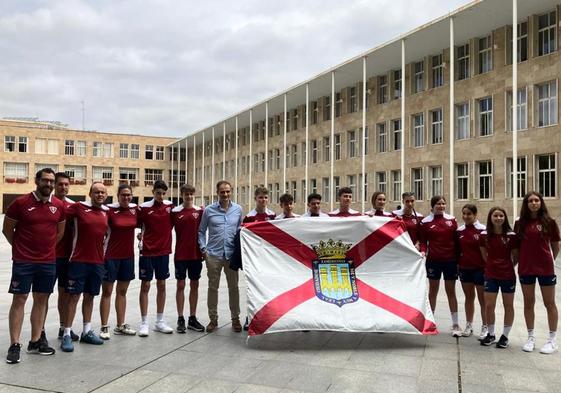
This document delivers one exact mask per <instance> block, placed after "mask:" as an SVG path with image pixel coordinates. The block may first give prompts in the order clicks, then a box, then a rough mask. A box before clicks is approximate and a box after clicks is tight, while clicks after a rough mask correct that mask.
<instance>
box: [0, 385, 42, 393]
mask: <svg viewBox="0 0 561 393" xmlns="http://www.w3.org/2000/svg"><path fill="white" fill-rule="evenodd" d="M44 392H45V390H35V389H29V388H24V387H20V386H11V385H4V384H0V393H44Z"/></svg>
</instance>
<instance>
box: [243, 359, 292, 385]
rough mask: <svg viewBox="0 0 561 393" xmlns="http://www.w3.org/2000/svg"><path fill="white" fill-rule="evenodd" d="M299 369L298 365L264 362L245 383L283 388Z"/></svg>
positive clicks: (275, 361)
mask: <svg viewBox="0 0 561 393" xmlns="http://www.w3.org/2000/svg"><path fill="white" fill-rule="evenodd" d="M301 367H302V364H298V363H288V362H280V361H277V360H264V361H262V362H261V364H260V365H259V366H258V367H257V369H256V371H255V373H254V374H253V375H251V376H250V377H249V378H247V380H246V382H249V383H252V384H260V385H266V386H270V387H278V388H285V387H287V385H288V383H289V382H290V381H292V379H294V378H295V377H296V376H297V375H298V374H299V373H300V370H301Z"/></svg>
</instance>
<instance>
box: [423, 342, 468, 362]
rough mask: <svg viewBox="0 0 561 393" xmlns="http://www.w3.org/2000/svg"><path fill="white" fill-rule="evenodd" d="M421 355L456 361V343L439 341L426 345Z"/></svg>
mask: <svg viewBox="0 0 561 393" xmlns="http://www.w3.org/2000/svg"><path fill="white" fill-rule="evenodd" d="M478 344H479V343H478ZM423 357H424V358H428V359H445V360H453V361H456V360H457V359H458V346H457V344H456V343H453V344H447V343H440V344H438V345H434V344H433V345H427V346H426V348H425V352H424V356H423Z"/></svg>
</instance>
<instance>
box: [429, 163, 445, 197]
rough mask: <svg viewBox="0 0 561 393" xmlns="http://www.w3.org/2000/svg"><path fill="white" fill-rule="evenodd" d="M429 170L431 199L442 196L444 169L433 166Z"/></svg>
mask: <svg viewBox="0 0 561 393" xmlns="http://www.w3.org/2000/svg"><path fill="white" fill-rule="evenodd" d="M429 170H430V191H431V197H432V196H435V195H442V167H441V166H431V167H430V168H429Z"/></svg>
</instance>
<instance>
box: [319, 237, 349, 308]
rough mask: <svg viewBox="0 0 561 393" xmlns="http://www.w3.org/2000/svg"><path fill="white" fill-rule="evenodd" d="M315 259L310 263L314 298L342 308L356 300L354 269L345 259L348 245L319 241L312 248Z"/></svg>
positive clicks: (331, 241)
mask: <svg viewBox="0 0 561 393" xmlns="http://www.w3.org/2000/svg"><path fill="white" fill-rule="evenodd" d="M312 248H313V249H314V251H315V253H316V255H317V259H315V260H314V261H312V265H313V269H312V271H313V275H314V288H315V292H316V296H317V297H318V298H319V299H320V300H323V301H324V302H327V303H331V304H335V305H337V306H339V307H343V306H344V305H345V304H348V303H354V302H356V301H357V300H358V290H357V286H356V276H355V269H354V267H353V261H352V259H349V258H347V251H349V249H350V248H351V245H350V244H345V243H343V242H342V241H341V240H339V241H337V242H335V241H334V240H332V239H329V240H328V241H326V242H325V241H323V240H321V241H320V242H319V244H317V245H314V246H312Z"/></svg>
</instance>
